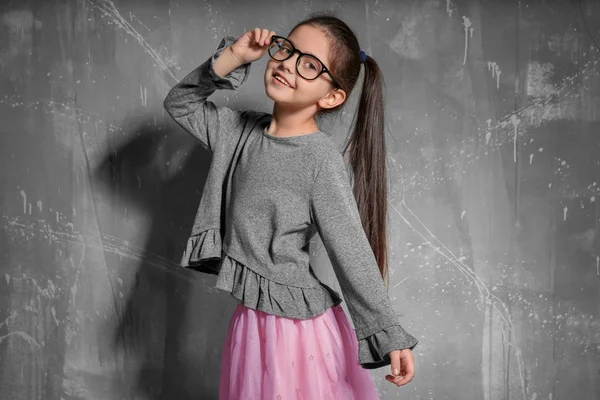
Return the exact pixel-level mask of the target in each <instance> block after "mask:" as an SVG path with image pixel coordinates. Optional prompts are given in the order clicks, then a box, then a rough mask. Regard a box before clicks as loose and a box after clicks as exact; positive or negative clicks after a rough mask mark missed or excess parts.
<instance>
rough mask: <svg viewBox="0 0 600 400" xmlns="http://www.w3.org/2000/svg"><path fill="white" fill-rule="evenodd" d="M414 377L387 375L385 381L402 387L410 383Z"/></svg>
mask: <svg viewBox="0 0 600 400" xmlns="http://www.w3.org/2000/svg"><path fill="white" fill-rule="evenodd" d="M413 377H414V375H408V374H406V375H400V376H393V375H386V376H385V379H387V380H388V381H389V382H390V383H393V384H394V385H396V386H402V385H406V384H407V383H408V382H410V381H411V380H412V378H413Z"/></svg>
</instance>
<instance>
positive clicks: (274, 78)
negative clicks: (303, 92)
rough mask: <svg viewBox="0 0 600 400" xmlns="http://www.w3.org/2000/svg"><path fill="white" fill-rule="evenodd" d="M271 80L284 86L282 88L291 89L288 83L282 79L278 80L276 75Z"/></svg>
mask: <svg viewBox="0 0 600 400" xmlns="http://www.w3.org/2000/svg"><path fill="white" fill-rule="evenodd" d="M273 80H275V81H276V82H277V83H278V84H280V85H284V86H287V87H289V88H291V87H292V86H291V85H290V84H289V83H287V82H286V81H285V80H283V79H282V78H280V77H279V76H278V75H274V76H273Z"/></svg>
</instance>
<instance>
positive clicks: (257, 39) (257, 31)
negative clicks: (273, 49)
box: [254, 28, 260, 45]
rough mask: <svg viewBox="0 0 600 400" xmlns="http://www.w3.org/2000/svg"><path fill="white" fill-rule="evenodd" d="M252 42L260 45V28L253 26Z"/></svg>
mask: <svg viewBox="0 0 600 400" xmlns="http://www.w3.org/2000/svg"><path fill="white" fill-rule="evenodd" d="M254 42H256V44H258V45H260V28H254Z"/></svg>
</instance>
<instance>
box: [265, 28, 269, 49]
mask: <svg viewBox="0 0 600 400" xmlns="http://www.w3.org/2000/svg"><path fill="white" fill-rule="evenodd" d="M269 32H270V31H269V30H268V29H265V30H264V31H263V33H264V35H265V39H264V43H263V46H266V45H268V44H269Z"/></svg>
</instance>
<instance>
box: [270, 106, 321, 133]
mask: <svg viewBox="0 0 600 400" xmlns="http://www.w3.org/2000/svg"><path fill="white" fill-rule="evenodd" d="M318 130H319V126H318V125H317V122H316V121H315V110H314V109H313V107H308V108H305V109H289V108H287V109H286V108H285V107H284V106H282V105H280V104H277V103H275V105H274V106H273V119H272V120H271V126H270V127H269V130H268V133H269V135H271V136H279V137H286V136H297V135H302V134H309V133H313V132H316V131H318Z"/></svg>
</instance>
